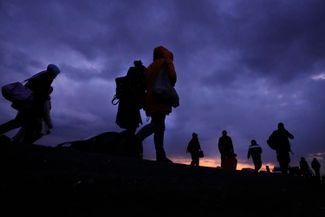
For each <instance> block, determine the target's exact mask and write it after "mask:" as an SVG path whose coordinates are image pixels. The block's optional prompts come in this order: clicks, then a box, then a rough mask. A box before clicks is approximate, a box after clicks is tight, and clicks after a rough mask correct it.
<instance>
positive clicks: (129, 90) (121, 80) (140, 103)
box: [112, 61, 146, 109]
mask: <svg viewBox="0 0 325 217" xmlns="http://www.w3.org/2000/svg"><path fill="white" fill-rule="evenodd" d="M139 62H140V63H139ZM134 65H135V66H134V67H130V68H129V70H128V73H127V75H125V76H122V77H117V78H115V85H116V91H115V95H114V96H113V99H112V104H113V105H117V104H119V102H120V100H124V101H127V102H129V104H132V105H135V106H136V107H137V108H139V109H141V108H143V107H144V101H145V95H146V83H145V77H144V71H145V70H146V68H145V67H144V66H143V65H142V63H141V61H135V62H134Z"/></svg>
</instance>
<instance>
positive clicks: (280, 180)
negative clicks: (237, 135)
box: [0, 146, 325, 217]
mask: <svg viewBox="0 0 325 217" xmlns="http://www.w3.org/2000/svg"><path fill="white" fill-rule="evenodd" d="M1 168H2V169H1V177H2V178H1V181H0V184H1V185H0V187H1V194H0V195H1V196H0V197H1V199H2V201H3V202H1V203H2V205H3V208H4V209H2V211H4V210H5V211H6V212H7V213H9V215H7V216H15V215H16V214H17V213H22V214H24V216H34V215H37V216H38V215H42V216H59V215H67V216H123V215H126V214H132V215H133V216H259V217H260V216H324V215H325V210H324V207H325V203H324V200H325V198H324V195H325V194H324V193H325V192H324V186H321V185H320V184H319V183H314V182H313V181H312V180H305V179H303V178H300V177H283V176H281V175H277V174H257V175H254V174H249V173H244V172H240V171H237V172H230V171H222V170H217V169H214V168H205V167H200V168H192V167H190V166H188V165H180V164H164V163H157V162H154V161H147V160H138V159H132V158H126V157H118V156H110V155H105V154H95V153H86V152H80V151H75V150H72V149H68V148H48V147H43V146H25V147H16V146H8V147H2V148H1ZM114 213H115V214H114ZM19 216H20V215H19Z"/></svg>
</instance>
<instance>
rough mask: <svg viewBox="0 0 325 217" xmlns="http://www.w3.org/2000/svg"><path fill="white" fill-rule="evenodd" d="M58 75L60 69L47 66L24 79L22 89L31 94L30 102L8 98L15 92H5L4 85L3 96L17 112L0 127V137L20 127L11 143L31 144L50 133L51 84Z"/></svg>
mask: <svg viewBox="0 0 325 217" xmlns="http://www.w3.org/2000/svg"><path fill="white" fill-rule="evenodd" d="M59 73H60V69H59V68H58V67H57V66H56V65H54V64H49V65H48V66H47V69H46V70H44V71H41V72H39V73H37V74H35V75H34V76H32V77H31V78H29V79H26V80H25V82H26V83H25V85H24V86H23V87H24V88H26V91H27V92H28V91H31V93H32V94H31V97H30V100H28V101H26V102H24V101H19V100H15V98H14V97H11V98H10V97H9V98H8V95H10V94H11V93H10V91H15V90H14V89H12V90H9V91H7V90H6V87H5V86H6V85H5V86H4V87H3V88H2V93H3V95H4V96H5V98H7V99H10V101H11V102H12V105H11V106H12V107H13V108H15V109H16V110H17V111H18V112H17V115H16V117H15V118H14V119H13V120H10V121H8V122H6V123H4V124H2V125H0V135H1V134H4V133H6V132H8V131H11V130H13V129H16V128H19V127H20V130H19V131H18V133H17V134H16V135H15V136H14V137H13V138H12V142H13V143H15V144H20V143H24V144H32V143H34V142H35V141H36V140H37V139H39V138H41V137H42V136H43V135H45V134H48V133H49V132H50V131H49V130H50V129H51V128H52V127H53V125H52V121H51V118H50V109H51V105H50V104H51V98H50V94H51V93H52V91H53V87H52V86H51V83H52V82H53V80H54V79H55V78H56V76H57V75H58V74H59ZM17 83H18V82H17ZM11 95H12V96H14V95H15V94H14V93H12V94H11Z"/></svg>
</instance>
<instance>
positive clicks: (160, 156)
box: [156, 153, 173, 163]
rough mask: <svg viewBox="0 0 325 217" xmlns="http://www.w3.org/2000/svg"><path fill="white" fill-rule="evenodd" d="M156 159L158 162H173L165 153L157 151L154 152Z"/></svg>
mask: <svg viewBox="0 0 325 217" xmlns="http://www.w3.org/2000/svg"><path fill="white" fill-rule="evenodd" d="M156 160H157V161H158V162H165V163H173V161H171V160H170V159H168V158H167V157H166V154H165V153H157V154H156Z"/></svg>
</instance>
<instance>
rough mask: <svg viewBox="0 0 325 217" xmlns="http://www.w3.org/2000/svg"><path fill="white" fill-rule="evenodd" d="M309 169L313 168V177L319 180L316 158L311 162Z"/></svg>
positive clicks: (318, 166)
mask: <svg viewBox="0 0 325 217" xmlns="http://www.w3.org/2000/svg"><path fill="white" fill-rule="evenodd" d="M311 168H313V170H314V171H315V176H316V178H317V180H320V163H319V161H318V160H317V159H316V158H314V159H313V160H312V162H311Z"/></svg>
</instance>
